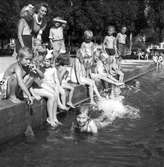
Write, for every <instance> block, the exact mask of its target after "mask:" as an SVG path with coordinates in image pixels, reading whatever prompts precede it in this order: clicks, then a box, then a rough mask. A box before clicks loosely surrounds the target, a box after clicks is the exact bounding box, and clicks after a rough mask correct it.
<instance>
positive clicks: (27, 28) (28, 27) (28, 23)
mask: <svg viewBox="0 0 164 167" xmlns="http://www.w3.org/2000/svg"><path fill="white" fill-rule="evenodd" d="M33 8H34V7H33V5H31V4H29V5H27V6H24V7H23V8H22V10H21V12H20V20H19V22H18V40H17V41H16V51H17V53H18V51H19V49H20V48H23V47H28V48H30V49H32V35H31V32H32V22H33V19H32V16H33Z"/></svg>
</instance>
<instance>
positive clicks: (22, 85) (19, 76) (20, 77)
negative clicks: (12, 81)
mask: <svg viewBox="0 0 164 167" xmlns="http://www.w3.org/2000/svg"><path fill="white" fill-rule="evenodd" d="M15 73H16V77H17V80H18V84H19V86H20V88H21V89H22V90H23V91H24V92H25V93H26V95H27V96H28V98H29V100H30V102H31V103H33V99H32V96H31V94H30V92H29V91H28V89H27V87H26V85H25V83H24V81H23V75H22V70H21V68H20V67H19V66H17V67H16V69H15Z"/></svg>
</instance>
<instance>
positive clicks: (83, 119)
mask: <svg viewBox="0 0 164 167" xmlns="http://www.w3.org/2000/svg"><path fill="white" fill-rule="evenodd" d="M88 112H89V106H88V105H83V106H81V107H80V114H78V115H77V117H76V125H73V128H74V129H75V130H77V131H79V132H86V133H91V134H95V133H97V132H98V130H99V129H101V128H103V127H106V126H107V125H109V124H110V123H111V121H110V119H109V118H108V117H106V116H105V115H101V116H99V117H98V118H96V119H91V118H90V117H89V116H88Z"/></svg>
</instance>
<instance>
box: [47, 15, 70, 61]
mask: <svg viewBox="0 0 164 167" xmlns="http://www.w3.org/2000/svg"><path fill="white" fill-rule="evenodd" d="M52 21H53V26H52V27H51V28H50V32H49V39H50V43H51V46H52V48H53V54H54V57H53V59H54V60H53V63H55V62H54V61H55V59H56V58H57V57H58V56H59V55H60V54H64V53H66V49H65V43H64V35H63V29H64V27H65V25H66V24H67V21H65V20H63V19H62V18H61V17H56V18H54V19H53V20H52Z"/></svg>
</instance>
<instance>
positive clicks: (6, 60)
mask: <svg viewBox="0 0 164 167" xmlns="http://www.w3.org/2000/svg"><path fill="white" fill-rule="evenodd" d="M15 61H16V58H15V57H12V56H4V57H0V79H1V76H2V74H3V72H4V71H5V70H6V69H7V68H8V67H9V66H10V65H11V64H12V63H14V62H15Z"/></svg>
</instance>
